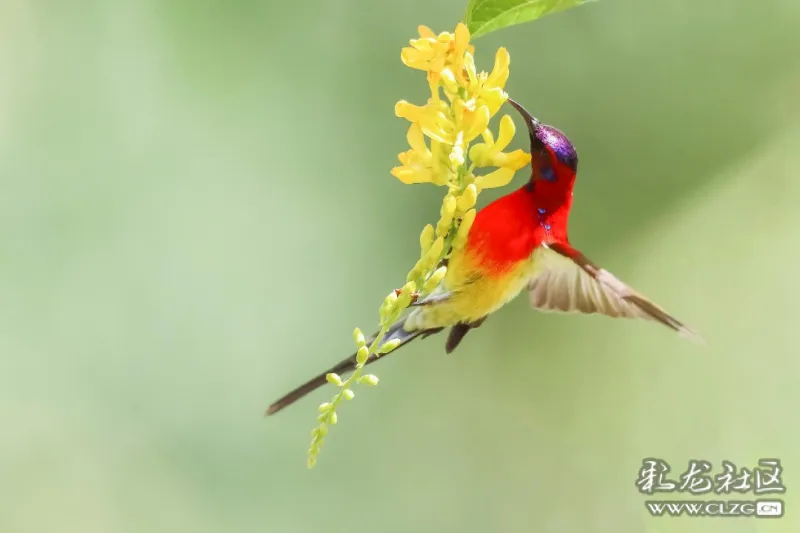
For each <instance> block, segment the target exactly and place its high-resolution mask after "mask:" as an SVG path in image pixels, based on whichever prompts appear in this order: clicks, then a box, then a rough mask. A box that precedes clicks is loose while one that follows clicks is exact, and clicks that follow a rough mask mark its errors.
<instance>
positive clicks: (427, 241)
mask: <svg viewBox="0 0 800 533" xmlns="http://www.w3.org/2000/svg"><path fill="white" fill-rule="evenodd" d="M433 238H434V235H433V226H432V225H430V224H428V225H427V226H425V228H424V229H423V230H422V233H421V234H420V236H419V246H420V248H421V249H422V252H421V255H425V252H427V251H428V250H429V249H430V247H431V245H432V244H433Z"/></svg>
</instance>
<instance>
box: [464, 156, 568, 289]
mask: <svg viewBox="0 0 800 533" xmlns="http://www.w3.org/2000/svg"><path fill="white" fill-rule="evenodd" d="M557 172H559V173H560V172H568V170H565V169H558V170H557ZM564 177H565V178H566V179H563V180H562V179H558V180H556V182H555V183H550V182H547V181H543V180H536V181H531V182H530V183H528V184H527V185H525V186H524V187H522V188H520V189H519V190H517V191H515V192H513V193H511V194H508V195H506V196H503V197H502V198H499V199H497V200H495V201H494V202H492V203H490V204H489V205H487V206H486V207H484V208H483V209H481V210H480V211H479V212H478V214H477V216H476V217H475V222H474V223H473V225H472V228H471V229H470V233H469V238H468V240H467V246H466V250H465V252H466V253H467V254H469V255H472V256H474V258H475V260H476V263H477V265H478V266H479V268H480V269H481V270H482V271H483V274H484V275H487V276H492V277H496V276H502V275H503V274H504V273H506V272H508V270H509V269H511V268H513V267H514V266H515V265H517V264H519V262H520V261H525V260H527V259H529V258H530V257H531V254H532V253H533V251H534V250H535V249H536V248H538V247H539V246H540V245H541V244H542V243H544V242H548V243H549V242H568V239H567V218H568V217H569V210H570V207H571V205H572V187H571V186H572V182H573V181H574V177H570V176H564ZM566 185H569V187H566Z"/></svg>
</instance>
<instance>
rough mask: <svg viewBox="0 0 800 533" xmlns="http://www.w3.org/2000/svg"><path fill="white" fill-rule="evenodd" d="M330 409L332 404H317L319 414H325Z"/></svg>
mask: <svg viewBox="0 0 800 533" xmlns="http://www.w3.org/2000/svg"><path fill="white" fill-rule="evenodd" d="M331 407H333V404H330V403H328V402H325V403H321V404H319V408H318V410H319V412H320V413H327V412H328V411H330V410H331Z"/></svg>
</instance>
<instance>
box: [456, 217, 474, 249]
mask: <svg viewBox="0 0 800 533" xmlns="http://www.w3.org/2000/svg"><path fill="white" fill-rule="evenodd" d="M475 214H476V212H475V210H474V209H470V210H469V211H467V212H466V213H464V216H463V217H462V218H461V224H460V225H459V226H458V232H456V236H455V238H454V239H453V248H454V249H456V250H458V249H461V248H463V247H464V245H465V244H466V243H467V238H468V237H469V230H470V228H471V227H472V223H473V222H475Z"/></svg>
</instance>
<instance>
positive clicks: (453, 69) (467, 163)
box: [392, 24, 530, 199]
mask: <svg viewBox="0 0 800 533" xmlns="http://www.w3.org/2000/svg"><path fill="white" fill-rule="evenodd" d="M418 31H419V38H417V39H411V40H410V41H409V44H410V46H408V47H405V48H403V50H402V52H401V54H400V58H401V60H402V61H403V63H404V64H406V65H407V66H409V67H411V68H414V69H418V70H423V71H425V72H426V73H427V81H428V85H429V87H430V91H431V97H430V98H429V99H428V102H427V103H426V104H425V105H422V106H419V105H414V104H411V103H409V102H406V101H405V100H401V101H399V102H398V103H397V105H396V106H395V114H396V115H397V116H398V117H401V118H404V119H406V120H408V121H409V122H411V124H412V126H411V128H410V129H409V135H408V141H409V146H410V147H411V150H409V151H407V152H403V153H401V154H400V155H399V156H398V158H399V159H400V162H401V163H402V166H400V167H395V168H394V169H393V170H392V174H393V175H394V176H395V177H397V178H398V179H399V180H401V181H402V182H403V183H434V184H437V185H447V186H448V187H449V188H450V191H451V193H453V194H454V195H455V197H456V199H457V198H460V196H461V195H462V194H464V191H465V190H466V188H467V187H468V186H469V185H471V184H473V183H474V187H473V188H474V189H475V190H476V191H479V190H482V189H486V188H489V187H500V186H502V185H505V184H507V183H508V182H509V181H511V179H512V178H513V176H514V173H515V172H516V171H517V170H519V169H520V168H522V167H523V166H525V165H526V164H527V163H528V161H530V156H528V154H526V153H525V152H523V151H522V150H515V151H514V152H511V153H505V152H503V150H504V149H505V148H506V147H507V146H508V145H509V144H510V143H511V140H512V138H513V137H514V133H515V130H514V124H513V122H512V120H511V118H510V117H508V116H505V117H503V119H502V120H501V121H500V131H499V136H498V139H497V142H495V141H494V137H493V136H492V132H491V130H490V129H489V122H490V121H491V119H492V117H493V116H494V115H495V114H497V112H498V111H499V110H500V108H501V106H502V105H503V104H504V103H505V102H506V100H507V99H508V95H507V94H506V93H505V90H504V88H505V84H506V82H507V81H508V76H509V65H510V63H511V61H510V57H509V54H508V51H507V50H506V49H505V48H500V49H498V50H497V53H496V54H495V61H494V65H493V68H492V70H491V73H486V72H478V70H477V68H476V67H475V58H474V51H475V48H474V47H473V46H472V45H470V35H469V30H468V29H467V27H466V26H465V25H464V24H458V25H457V26H456V29H455V31H454V32H453V33H447V32H444V33H440V34H438V35H437V34H436V33H434V32H433V31H432V30H431V29H430V28H428V27H426V26H420V27H419V28H418ZM442 95H443V96H442ZM480 136H482V137H483V140H484V142H483V143H479V144H476V145H474V146H472V148H470V146H471V144H472V143H473V141H474V140H475V139H476V138H478V137H480ZM424 137H427V138H429V139H430V142H431V145H430V148H428V146H427V145H426V142H425V139H424ZM476 167H477V168H485V167H497V168H496V169H495V170H493V171H490V172H488V173H487V174H485V175H483V176H474V175H473V174H471V172H470V171H471V170H472V169H473V168H476Z"/></svg>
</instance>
